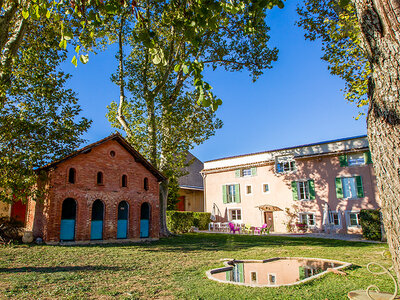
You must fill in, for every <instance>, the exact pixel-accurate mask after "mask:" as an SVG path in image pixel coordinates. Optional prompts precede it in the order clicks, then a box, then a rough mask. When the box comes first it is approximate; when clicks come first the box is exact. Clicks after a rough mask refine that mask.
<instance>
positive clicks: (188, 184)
mask: <svg viewBox="0 0 400 300" xmlns="http://www.w3.org/2000/svg"><path fill="white" fill-rule="evenodd" d="M191 160H193V161H192V163H191V164H190V165H189V166H186V167H184V170H185V171H186V172H187V174H186V175H184V176H181V177H179V178H178V183H179V187H180V188H181V189H189V190H201V191H202V190H204V187H203V176H201V173H200V172H201V170H203V168H204V164H203V163H202V162H201V161H200V160H199V159H198V158H197V157H196V156H194V155H193V154H192V153H190V152H188V153H187V156H186V163H189V162H190V161H191Z"/></svg>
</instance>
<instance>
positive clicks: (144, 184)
mask: <svg viewBox="0 0 400 300" xmlns="http://www.w3.org/2000/svg"><path fill="white" fill-rule="evenodd" d="M143 188H144V189H145V190H146V191H148V190H149V179H148V178H147V177H145V178H144V180H143Z"/></svg>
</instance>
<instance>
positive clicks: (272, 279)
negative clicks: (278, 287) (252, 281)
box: [268, 273, 276, 285]
mask: <svg viewBox="0 0 400 300" xmlns="http://www.w3.org/2000/svg"><path fill="white" fill-rule="evenodd" d="M268 284H270V285H275V284H276V274H273V273H269V274H268Z"/></svg>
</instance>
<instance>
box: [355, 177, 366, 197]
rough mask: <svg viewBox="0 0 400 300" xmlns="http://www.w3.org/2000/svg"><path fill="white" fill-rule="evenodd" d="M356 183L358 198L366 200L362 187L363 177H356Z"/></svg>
mask: <svg viewBox="0 0 400 300" xmlns="http://www.w3.org/2000/svg"><path fill="white" fill-rule="evenodd" d="M356 183H357V197H358V198H364V189H363V185H362V179H361V176H356Z"/></svg>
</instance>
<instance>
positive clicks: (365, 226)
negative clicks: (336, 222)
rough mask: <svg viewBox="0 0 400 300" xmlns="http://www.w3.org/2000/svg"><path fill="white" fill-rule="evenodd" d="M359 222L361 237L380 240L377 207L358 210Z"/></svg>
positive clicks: (379, 219)
mask: <svg viewBox="0 0 400 300" xmlns="http://www.w3.org/2000/svg"><path fill="white" fill-rule="evenodd" d="M360 224H361V228H362V231H363V237H365V238H366V239H367V240H381V238H382V233H381V213H380V211H379V210H377V209H375V210H374V209H362V210H361V211H360Z"/></svg>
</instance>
